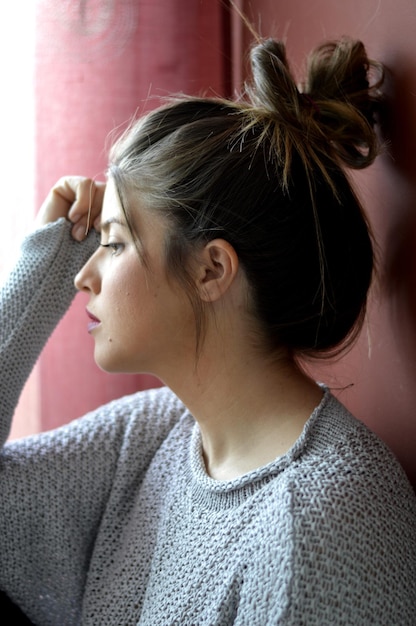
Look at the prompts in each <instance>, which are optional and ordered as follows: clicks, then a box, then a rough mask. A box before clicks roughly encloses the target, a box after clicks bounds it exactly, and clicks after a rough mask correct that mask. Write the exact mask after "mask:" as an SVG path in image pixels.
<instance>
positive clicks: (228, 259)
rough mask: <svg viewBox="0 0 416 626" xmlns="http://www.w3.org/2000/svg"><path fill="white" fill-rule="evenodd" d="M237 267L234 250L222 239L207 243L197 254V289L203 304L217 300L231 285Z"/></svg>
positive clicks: (237, 262) (236, 257)
mask: <svg viewBox="0 0 416 626" xmlns="http://www.w3.org/2000/svg"><path fill="white" fill-rule="evenodd" d="M238 267H239V261H238V256H237V253H236V251H235V250H234V248H233V247H232V245H231V244H229V243H228V241H225V240H224V239H213V240H212V241H209V242H208V243H207V244H206V245H205V246H204V248H203V249H202V251H201V252H200V254H199V265H198V272H197V287H198V291H199V293H200V296H201V299H202V300H204V301H205V302H215V301H216V300H219V299H220V298H221V297H222V296H223V295H224V294H225V293H226V291H227V290H228V289H229V288H230V286H231V285H232V283H233V281H234V279H235V277H236V275H237V272H238Z"/></svg>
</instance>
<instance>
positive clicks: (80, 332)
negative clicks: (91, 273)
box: [0, 0, 416, 486]
mask: <svg viewBox="0 0 416 626" xmlns="http://www.w3.org/2000/svg"><path fill="white" fill-rule="evenodd" d="M235 4H236V5H237V6H238V7H239V8H240V9H241V10H242V11H243V12H244V13H245V14H246V15H247V17H248V18H249V19H250V21H251V23H252V24H253V26H254V28H255V30H256V31H257V32H258V33H259V34H260V35H261V36H263V37H268V36H273V37H276V38H280V39H284V40H285V42H286V45H287V51H288V58H289V60H290V62H291V64H292V68H293V71H294V73H295V74H296V76H298V79H299V80H300V79H301V78H302V69H303V62H304V59H305V56H306V55H307V53H308V52H309V51H310V50H311V49H312V48H313V47H314V46H316V45H317V44H319V43H320V42H321V41H322V40H324V39H332V38H338V37H340V36H342V35H348V36H352V37H355V38H359V39H361V40H362V41H363V42H364V44H365V46H366V48H367V51H368V53H369V55H370V56H371V57H373V58H375V59H377V60H380V61H382V62H383V63H384V64H385V65H386V67H387V79H386V85H385V93H386V102H385V111H384V116H383V137H384V138H385V140H386V150H385V153H384V155H383V156H382V157H381V158H379V159H378V160H377V162H376V163H375V164H374V165H373V166H372V167H371V168H370V169H369V170H366V171H364V172H362V173H360V174H358V175H354V182H355V184H356V186H357V190H358V193H359V196H360V197H361V199H362V201H363V203H364V206H365V208H366V211H367V214H368V216H369V221H370V223H371V226H372V229H373V232H374V235H375V239H376V242H377V255H378V270H377V277H376V280H375V283H374V287H373V290H372V294H371V298H370V304H369V310H368V315H367V320H366V323H365V327H364V329H363V332H362V333H361V336H360V338H359V340H358V342H357V344H356V346H354V348H353V349H352V350H351V351H350V352H349V354H347V355H346V356H344V357H343V358H342V359H338V360H337V361H332V362H328V363H325V364H313V363H310V364H307V367H308V368H309V369H310V371H311V372H312V374H313V375H314V376H315V377H316V378H318V379H319V380H322V381H324V382H326V383H327V384H329V385H330V386H331V388H332V389H333V391H334V393H335V394H336V395H338V397H339V398H340V399H341V400H342V401H343V402H344V403H345V404H346V405H347V406H348V407H349V408H350V409H351V410H352V412H353V413H354V414H355V415H356V416H357V417H358V418H360V419H361V420H362V421H364V422H365V423H367V424H368V425H369V426H370V428H372V429H373V430H374V431H376V432H377V433H378V434H379V435H380V436H381V437H382V438H383V439H384V440H385V441H386V442H387V443H388V444H389V445H390V447H391V448H392V449H393V451H394V452H395V453H396V455H397V456H398V458H399V459H400V461H401V462H402V465H403V467H404V468H405V470H406V472H407V473H408V475H409V477H410V479H411V481H412V483H413V485H414V486H416V415H415V413H416V288H415V286H416V245H415V244H416V158H415V142H416V107H415V103H416V37H415V32H416V4H415V2H414V0H349V2H345V1H344V0H291V1H290V2H287V1H286V0H237V1H236V2H235ZM0 11H1V12H2V19H1V20H0V29H1V37H0V63H1V78H2V83H3V90H2V94H3V95H2V98H1V102H0V112H1V121H2V149H1V152H0V155H1V156H0V159H1V176H2V180H1V189H2V206H1V209H0V211H1V227H2V233H3V237H2V245H1V247H0V271H1V272H3V271H6V269H7V267H8V265H9V263H10V262H11V260H12V259H13V256H14V254H15V251H16V248H17V246H18V243H19V241H20V240H21V238H22V236H23V235H24V234H25V232H27V230H28V227H29V225H30V222H31V219H32V216H33V215H34V214H35V212H36V210H37V208H38V207H39V206H40V204H41V202H42V200H43V198H44V197H45V196H46V194H47V192H48V190H49V188H50V187H51V186H52V185H53V184H54V183H55V181H56V180H57V179H58V178H59V177H60V176H62V175H65V174H83V175H87V176H94V177H97V178H103V172H104V171H105V168H106V161H107V157H106V150H107V146H108V138H109V136H110V135H111V132H112V131H113V130H114V129H116V128H120V127H121V126H123V125H124V124H126V122H128V120H129V119H130V118H131V116H132V115H133V114H135V113H142V112H144V111H146V110H149V109H150V108H153V107H155V106H157V105H158V104H159V103H160V99H161V98H163V97H164V96H167V95H169V94H171V93H177V92H185V93H188V94H196V95H201V94H206V95H215V94H221V95H226V96H232V95H233V94H234V93H235V92H236V91H237V92H238V91H239V90H240V88H241V85H242V82H243V80H244V77H245V76H246V70H247V52H248V49H249V46H250V44H251V35H250V32H249V31H248V30H247V29H246V28H245V27H244V25H243V23H242V21H241V20H240V18H239V17H238V15H237V13H236V12H235V11H233V10H232V9H231V8H230V3H229V2H228V1H227V0H21V2H19V3H7V5H6V4H5V6H4V7H3V8H2V9H0ZM84 307H85V300H84V299H83V296H82V295H78V296H77V298H76V300H75V302H74V304H73V306H72V307H71V309H70V311H69V312H68V313H67V315H66V316H65V318H64V319H63V320H62V322H61V323H60V324H59V326H58V328H57V330H56V331H55V333H54V335H53V337H52V338H51V340H50V341H49V343H48V345H47V346H46V348H45V350H44V352H43V354H42V355H41V357H40V359H39V362H38V363H37V365H36V366H35V369H34V371H33V373H32V375H31V377H30V379H29V381H28V383H27V385H26V387H25V390H24V392H23V394H22V397H21V401H20V404H19V406H18V408H17V411H16V415H15V420H14V425H13V430H12V433H11V437H21V436H23V435H25V434H29V433H32V432H36V431H39V430H46V429H49V428H52V427H55V426H58V425H59V424H62V423H65V422H67V421H69V420H71V419H73V418H75V417H78V416H79V415H82V414H83V413H85V412H86V411H88V410H90V409H92V408H94V407H96V406H97V405H99V404H102V403H104V402H107V401H108V400H110V399H112V398H114V397H117V396H120V395H122V394H125V393H130V392H133V391H136V390H138V389H143V388H146V387H149V386H155V385H158V384H159V382H158V381H157V380H156V379H154V378H152V377H151V376H146V375H143V376H131V375H129V376H127V375H126V376H122V375H108V374H105V373H103V372H101V371H100V370H99V369H98V368H97V366H96V365H95V363H94V361H93V358H92V339H91V338H90V337H89V336H88V334H87V333H86V320H85V312H84Z"/></svg>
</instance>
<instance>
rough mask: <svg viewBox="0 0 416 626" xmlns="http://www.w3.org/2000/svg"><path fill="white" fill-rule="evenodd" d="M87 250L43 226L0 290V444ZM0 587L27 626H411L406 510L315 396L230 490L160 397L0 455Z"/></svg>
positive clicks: (366, 450) (415, 567)
mask: <svg viewBox="0 0 416 626" xmlns="http://www.w3.org/2000/svg"><path fill="white" fill-rule="evenodd" d="M95 245H96V242H95V240H94V238H93V237H90V238H89V240H88V241H87V242H84V243H82V244H79V243H77V242H74V241H73V240H72V239H71V236H70V233H69V227H68V224H67V223H66V222H65V220H59V221H58V222H56V223H54V224H52V225H49V226H47V227H44V228H42V229H40V230H38V231H37V232H35V233H33V234H32V235H30V236H29V237H28V238H27V239H26V240H25V242H24V244H23V247H22V254H21V256H20V258H19V260H18V261H17V264H16V267H15V269H14V270H13V271H12V272H11V275H10V277H9V278H8V281H7V282H6V284H5V286H4V287H3V288H2V291H1V294H0V297H1V300H0V419H1V435H2V439H3V442H4V441H5V440H6V438H7V433H8V429H9V426H10V420H11V416H12V414H13V411H14V407H15V404H16V402H17V399H18V397H19V394H20V391H21V388H22V386H23V384H24V382H25V379H26V377H27V375H28V374H29V372H30V370H31V368H32V366H33V364H34V362H35V361H36V358H37V357H38V354H39V352H40V351H41V349H42V346H43V345H44V343H45V341H46V340H47V337H48V336H49V334H50V333H51V331H52V329H53V327H54V326H55V324H56V323H57V321H58V320H59V318H60V317H61V316H62V315H63V313H64V311H65V310H66V308H67V306H68V305H69V303H70V301H71V299H72V298H73V296H74V287H73V276H74V274H75V273H76V271H77V270H78V269H79V267H80V266H81V265H82V263H83V262H85V260H86V258H88V256H89V255H90V254H91V252H92V251H93V249H94V247H95ZM0 588H1V589H3V590H5V591H6V592H7V593H8V594H9V596H10V597H11V598H12V599H13V600H14V601H15V602H16V603H18V604H19V605H20V607H21V608H22V609H23V610H24V611H25V613H26V614H27V615H28V616H29V617H30V619H31V620H32V621H33V622H34V623H35V624H37V625H38V626H46V625H50V626H67V625H68V626H70V625H71V626H72V625H76V624H83V625H85V626H89V625H95V624H96V625H99V626H112V625H114V626H125V625H126V626H127V625H131V624H140V626H173V625H181V626H228V625H231V624H234V625H235V626H276V625H285V626H302V625H307V626H315V625H316V626H326V625H329V624H333V625H336V626H341V625H347V624H348V625H351V626H360V625H363V626H364V625H370V624H374V625H377V626H383V625H386V626H394V625H397V626H414V625H415V624H416V501H415V497H414V494H413V491H412V489H411V487H410V485H409V484H408V482H407V480H406V478H405V476H404V473H403V471H402V469H401V467H400V466H399V464H398V463H397V461H396V460H395V458H394V457H393V455H392V454H391V453H390V451H389V450H388V449H387V448H386V446H385V445H384V444H383V443H382V442H381V441H380V440H379V439H378V438H377V437H376V436H375V435H373V434H372V433H371V432H370V431H369V430H368V429H367V428H366V427H365V426H364V425H363V424H362V423H361V422H359V421H358V420H356V419H355V418H354V417H353V416H351V415H350V414H349V413H348V411H347V410H346V409H345V408H344V406H343V405H342V404H340V403H339V401H338V400H337V399H335V397H334V396H333V395H332V394H331V393H330V391H329V390H325V393H324V397H323V400H322V402H321V403H320V405H319V406H318V407H317V408H316V409H315V410H314V411H313V413H312V415H311V416H310V418H309V420H308V422H307V424H306V426H305V428H304V430H303V432H302V434H301V436H300V437H299V439H298V440H297V441H296V443H295V444H294V445H293V447H292V448H291V449H290V450H289V451H288V452H287V453H286V454H284V455H283V456H281V457H279V458H277V459H275V460H274V461H273V462H271V463H270V464H268V465H266V466H264V467H261V468H259V469H256V470H255V471H252V472H250V473H248V474H246V475H244V476H241V477H239V478H236V479H234V480H230V481H216V480H214V479H212V478H211V477H210V476H209V475H207V473H206V471H205V467H204V462H203V456H202V454H201V437H200V431H199V429H198V425H197V424H196V422H195V420H194V419H193V417H192V415H190V413H189V411H188V410H187V408H186V407H185V406H184V405H183V404H182V403H181V402H180V400H179V399H178V398H177V397H176V396H175V395H174V394H173V392H172V391H171V390H169V389H167V388H161V389H158V390H150V391H145V392H141V393H137V394H134V395H131V396H128V397H124V398H122V399H119V400H116V401H113V402H111V403H110V404H108V405H106V406H102V407H101V408H98V409H97V410H96V411H94V412H92V413H90V414H88V415H86V416H85V417H83V418H81V419H79V420H76V421H74V422H72V423H71V424H69V425H66V426H64V427H62V428H60V429H57V430H55V431H51V432H47V433H41V434H40V435H37V436H33V437H28V438H25V439H22V440H18V441H13V442H8V443H6V444H5V445H4V447H3V452H2V455H1V457H0Z"/></svg>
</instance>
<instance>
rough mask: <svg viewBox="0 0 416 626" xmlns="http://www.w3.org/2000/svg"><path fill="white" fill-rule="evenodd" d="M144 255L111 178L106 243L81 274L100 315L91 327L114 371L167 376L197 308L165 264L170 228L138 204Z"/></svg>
mask: <svg viewBox="0 0 416 626" xmlns="http://www.w3.org/2000/svg"><path fill="white" fill-rule="evenodd" d="M134 226H135V230H136V232H137V233H139V241H138V246H139V250H140V254H138V250H137V247H136V245H135V242H134V241H133V239H132V236H131V234H130V231H129V229H128V228H127V225H126V222H125V219H124V216H123V213H122V209H121V207H120V204H119V201H118V197H117V194H116V192H115V189H114V185H113V184H112V182H111V181H110V182H109V183H108V185H107V189H106V192H105V196H104V203H103V209H102V215H101V244H102V245H101V246H100V247H99V248H98V249H97V251H96V252H95V253H94V254H93V256H92V257H91V259H90V260H89V261H88V263H87V264H86V265H85V266H84V267H83V268H82V270H81V271H80V272H79V274H78V275H77V276H76V278H75V285H76V287H77V289H79V290H82V291H84V292H86V293H87V294H88V295H89V303H88V307H87V308H88V311H89V312H90V313H91V314H92V315H93V316H94V317H95V318H97V319H98V320H99V323H98V324H97V325H95V327H94V328H93V329H92V330H91V334H92V336H93V337H94V343H95V360H96V362H97V364H98V365H99V366H100V367H101V368H102V369H104V370H106V371H109V372H130V373H134V372H152V373H154V374H156V375H159V376H160V377H163V376H164V375H165V371H166V370H168V369H169V367H170V364H171V363H172V365H173V363H174V362H175V361H176V363H177V359H178V353H179V354H180V353H181V352H184V349H185V351H186V346H187V345H188V346H189V348H188V349H190V348H191V347H192V344H191V342H190V341H189V339H188V336H189V334H191V336H192V333H189V329H192V312H191V309H190V305H189V302H188V301H187V300H186V299H185V298H184V297H183V293H181V291H180V290H179V288H178V287H177V286H176V285H175V284H174V283H173V281H168V278H167V276H166V272H165V267H164V257H163V245H164V238H165V234H166V227H165V225H164V224H163V222H162V220H161V219H160V218H158V217H157V216H154V215H151V214H149V212H147V211H146V210H145V209H143V208H140V207H139V206H138V207H137V210H136V214H135V225H134Z"/></svg>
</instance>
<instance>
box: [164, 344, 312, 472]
mask: <svg viewBox="0 0 416 626" xmlns="http://www.w3.org/2000/svg"><path fill="white" fill-rule="evenodd" d="M245 348H247V346H245ZM212 355H214V356H212ZM188 371H189V370H188ZM182 374H183V370H182ZM175 378H176V377H175ZM166 382H167V384H168V385H169V386H170V387H171V388H172V389H173V391H174V392H175V393H176V394H177V395H178V396H179V397H180V398H181V400H182V401H183V402H184V404H185V405H186V406H187V407H188V409H189V410H190V412H191V413H192V415H193V416H194V417H195V419H196V420H197V422H198V424H199V427H200V430H201V435H202V445H203V454H204V459H205V465H206V469H207V472H208V474H209V475H210V476H211V477H213V478H215V479H218V480H230V479H232V478H235V477H237V476H240V475H242V474H245V473H247V472H249V471H251V470H253V469H256V468H258V467H261V466H263V465H265V464H267V463H270V462H271V461H273V460H274V459H275V458H277V457H278V456H280V455H282V454H284V453H285V452H287V451H288V450H289V448H290V447H291V446H292V445H293V444H294V442H295V441H296V439H297V438H298V437H299V435H300V434H301V432H302V429H303V427H304V425H305V423H306V421H307V420H308V418H309V416H310V414H311V413H312V411H313V409H314V408H315V407H316V406H317V405H318V404H319V402H320V400H321V398H322V391H321V389H320V388H319V387H318V386H317V385H316V383H315V382H313V381H312V380H311V379H310V378H308V377H307V376H306V375H305V374H304V373H303V372H302V371H301V370H300V369H299V368H298V367H297V365H296V364H295V363H294V362H293V361H292V360H288V359H284V360H283V359H282V360H280V361H279V360H271V359H270V358H266V357H264V356H262V355H260V354H259V353H253V352H252V353H251V355H250V358H248V357H247V350H243V349H240V350H239V349H238V348H236V346H234V348H230V346H228V348H227V349H225V348H224V347H223V350H221V351H219V350H218V347H216V350H214V351H209V350H208V351H206V350H205V346H204V354H203V355H202V356H201V358H200V360H199V362H198V365H197V368H194V369H193V370H192V373H191V374H190V375H189V376H188V378H186V377H183V376H181V378H180V379H179V377H178V378H177V379H176V380H172V383H173V384H169V381H166Z"/></svg>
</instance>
